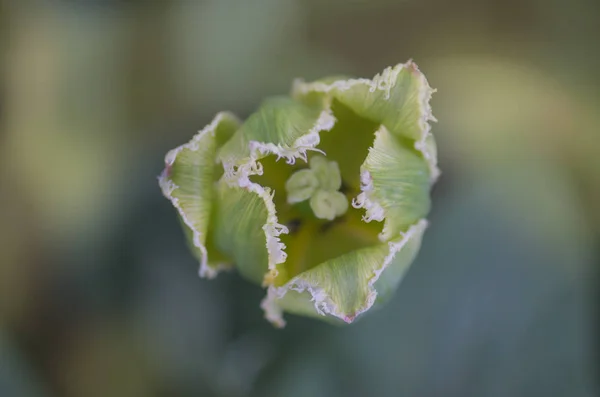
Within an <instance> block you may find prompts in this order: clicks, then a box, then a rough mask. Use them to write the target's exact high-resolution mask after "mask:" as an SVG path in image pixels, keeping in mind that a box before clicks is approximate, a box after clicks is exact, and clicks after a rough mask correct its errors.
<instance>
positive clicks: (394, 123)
mask: <svg viewBox="0 0 600 397" xmlns="http://www.w3.org/2000/svg"><path fill="white" fill-rule="evenodd" d="M433 92H434V90H433V89H432V88H431V87H430V86H429V83H428V82H427V79H426V78H425V76H424V75H423V74H422V73H421V72H420V71H419V68H418V67H417V65H416V64H415V63H413V62H412V61H409V62H407V63H406V64H398V65H396V66H394V67H390V68H387V69H385V70H384V71H383V72H382V73H381V74H378V75H376V76H375V77H374V78H373V79H372V80H369V79H347V80H334V81H332V79H327V80H323V81H316V82H313V83H305V82H302V81H297V82H296V83H295V84H294V88H293V92H292V94H293V96H294V97H295V98H297V99H300V100H305V101H306V102H307V103H315V95H316V94H318V93H321V94H322V95H323V96H324V98H325V99H324V103H325V104H327V102H329V103H330V102H331V100H332V99H333V98H335V99H336V100H338V101H339V102H341V103H342V104H344V105H345V106H347V107H349V108H350V109H352V110H353V111H354V112H355V113H356V114H358V115H360V116H362V117H364V118H367V119H369V120H371V121H373V122H376V123H378V124H383V125H384V126H385V127H386V128H387V129H388V131H390V133H392V134H393V135H395V136H398V137H400V138H408V139H410V140H412V141H414V147H415V148H416V149H417V150H419V151H420V152H421V153H423V157H424V158H425V159H426V160H427V162H428V165H429V172H430V174H431V179H432V180H435V179H436V178H437V176H438V174H439V170H438V168H437V158H436V156H435V153H431V152H430V151H429V150H430V146H431V145H430V144H428V143H427V141H428V140H430V138H429V137H430V136H431V132H430V126H429V121H435V118H434V117H433V115H432V113H431V107H430V105H429V100H430V98H431V95H432V93H433Z"/></svg>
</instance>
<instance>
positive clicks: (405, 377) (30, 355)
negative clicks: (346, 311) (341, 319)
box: [0, 0, 600, 397]
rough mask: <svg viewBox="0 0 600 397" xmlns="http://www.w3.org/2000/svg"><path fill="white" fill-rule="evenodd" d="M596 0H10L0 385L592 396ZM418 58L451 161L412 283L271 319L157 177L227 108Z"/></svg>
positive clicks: (2, 89) (243, 110)
mask: <svg viewBox="0 0 600 397" xmlns="http://www.w3.org/2000/svg"><path fill="white" fill-rule="evenodd" d="M599 20H600V3H599V2H597V1H596V0H570V1H562V0H561V1H559V0H484V1H481V0H457V1H447V0H424V1H416V0H403V1H391V0H370V1H368V0H363V1H359V0H354V1H342V0H329V1H325V0H260V1H250V0H245V1H244V0H238V1H234V0H230V1H225V0H223V1H200V0H197V1H194V0H188V1H162V2H161V1H142V0H139V1H127V2H126V1H116V0H114V1H108V0H107V1H101V0H96V1H94V0H88V1H24V0H13V1H10V0H0V396H2V397H5V396H6V397H12V396H16V397H21V396H27V397H42V396H43V397H45V396H68V397H80V396H82V397H88V396H89V397H96V396H102V397H107V396H115V397H120V396H123V397H129V396H131V397H135V396H150V397H153V396H157V397H158V396H234V397H237V396H267V397H268V396H291V397H294V396H315V397H319V396H418V397H428V396H457V397H458V396H475V397H487V396H523V397H530V396H544V397H548V396H575V397H579V396H595V395H597V393H598V384H597V381H598V377H597V376H596V375H597V373H596V367H595V361H596V360H595V358H596V357H595V353H594V348H595V347H596V345H595V339H596V334H597V332H596V331H597V328H596V327H595V325H596V324H595V321H594V317H595V316H594V314H596V312H597V305H598V302H599V301H598V298H599V297H600V294H599V293H598V290H599V288H598V286H599V283H598V281H599V278H598V274H599V269H600V260H599V256H600V248H599V246H600V111H599V110H598V109H600V89H599V87H600V84H599V83H600V73H598V71H599V70H600V45H598V42H599V40H600V23H598V21H599ZM409 58H413V59H414V60H415V61H416V62H417V63H418V64H419V66H420V68H421V70H422V71H423V72H424V73H425V74H426V76H427V77H428V79H429V82H430V84H431V85H432V86H433V87H435V88H437V89H438V93H437V94H435V95H434V99H433V102H432V105H433V110H434V114H435V115H436V116H437V118H438V119H439V122H438V123H437V124H435V125H434V126H433V131H434V133H435V135H436V137H437V140H438V145H439V152H440V165H441V168H442V173H443V174H442V177H441V179H440V180H439V182H438V184H437V185H436V187H435V189H434V192H433V198H434V207H433V211H432V213H431V216H430V227H429V230H428V231H427V233H426V236H425V240H424V244H423V247H422V250H421V253H420V255H419V257H418V259H417V261H416V262H415V263H414V264H413V266H412V268H411V269H410V271H409V272H408V274H407V276H406V278H405V279H404V281H403V283H402V285H401V288H400V290H399V291H398V292H397V293H396V295H395V297H394V299H393V300H392V302H390V303H389V304H388V305H387V306H386V307H384V308H383V309H381V310H378V311H375V312H373V313H371V314H369V315H367V316H365V317H364V318H363V319H361V321H359V322H357V323H356V324H354V325H352V326H350V327H345V328H343V327H333V326H330V325H327V324H323V323H321V322H317V321H314V320H309V319H304V318H298V317H294V316H291V315H290V316H288V317H287V319H288V326H287V328H285V329H284V330H283V331H282V330H276V329H274V328H272V327H271V326H270V325H269V324H268V323H267V322H266V321H265V320H263V318H262V313H261V310H260V309H259V306H258V304H259V301H260V299H261V298H262V296H263V293H264V292H263V291H262V290H261V289H260V288H259V287H255V286H252V285H250V284H249V283H247V282H244V281H243V280H241V279H240V278H239V277H238V276H237V275H236V274H232V273H229V274H222V275H220V276H219V277H218V278H217V279H216V280H215V281H210V282H209V281H206V280H201V279H199V278H198V277H197V267H198V264H197V263H195V261H194V260H193V259H192V256H191V255H190V254H189V253H188V251H187V248H186V246H185V242H184V239H183V236H182V232H181V230H180V227H179V225H178V223H177V220H176V217H175V212H174V210H173V209H172V208H171V206H170V204H169V202H168V201H167V200H166V199H164V198H163V197H162V196H161V194H160V190H159V188H158V185H157V181H156V176H157V175H158V174H159V173H160V171H161V169H162V165H163V156H164V154H165V153H166V151H167V150H169V149H171V148H173V147H175V146H177V145H179V144H181V143H183V142H185V141H187V140H188V139H189V138H190V137H191V136H192V135H193V134H194V133H195V132H196V131H197V130H199V129H200V128H202V127H203V126H204V125H205V124H206V123H208V122H209V121H210V120H211V118H212V116H213V115H214V114H215V112H217V111H219V110H225V109H227V110H231V111H234V112H235V113H237V114H238V115H240V116H242V117H245V116H246V115H248V114H249V113H250V112H251V111H252V110H253V109H254V108H255V107H256V106H257V105H258V103H259V101H260V100H261V99H262V98H263V97H265V96H266V95H270V94H280V93H286V92H288V89H289V87H290V83H291V80H292V79H293V78H295V77H304V78H305V79H313V78H317V77H321V76H322V75H327V74H340V73H343V74H352V75H357V76H364V77H370V76H372V75H374V74H375V73H377V72H379V71H381V70H382V69H383V68H384V67H385V66H388V65H393V64H396V63H398V62H405V61H406V60H408V59H409Z"/></svg>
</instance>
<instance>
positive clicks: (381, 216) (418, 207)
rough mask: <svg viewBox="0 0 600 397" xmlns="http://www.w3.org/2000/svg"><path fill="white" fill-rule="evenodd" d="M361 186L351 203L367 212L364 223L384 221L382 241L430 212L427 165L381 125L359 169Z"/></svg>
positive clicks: (392, 236)
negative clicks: (360, 191) (359, 191)
mask: <svg viewBox="0 0 600 397" xmlns="http://www.w3.org/2000/svg"><path fill="white" fill-rule="evenodd" d="M361 185H362V186H361V190H362V193H360V194H359V195H358V197H357V198H356V200H355V201H354V202H353V203H352V204H353V206H354V207H356V208H364V209H366V214H365V216H364V220H365V221H367V222H370V221H371V220H376V221H383V220H385V225H384V228H383V232H382V233H381V236H380V238H381V240H382V241H387V240H390V239H392V238H394V237H395V236H397V235H398V234H399V233H401V232H402V231H404V230H406V229H407V228H408V226H410V225H412V224H414V223H415V222H417V221H418V220H419V219H421V218H424V217H425V216H426V215H427V213H428V212H429V208H430V206H431V200H430V198H429V187H430V177H429V171H428V167H427V163H426V162H425V161H424V160H423V158H422V157H421V156H419V154H418V153H417V152H415V151H414V150H410V149H407V148H406V146H404V145H402V144H400V143H399V142H398V140H397V139H396V138H395V137H393V136H392V135H391V134H390V133H389V131H388V130H387V128H385V127H384V126H381V128H380V129H379V130H378V131H377V132H376V133H375V142H374V144H373V147H372V148H371V149H370V150H369V154H368V156H367V159H366V161H365V162H364V163H363V165H362V167H361Z"/></svg>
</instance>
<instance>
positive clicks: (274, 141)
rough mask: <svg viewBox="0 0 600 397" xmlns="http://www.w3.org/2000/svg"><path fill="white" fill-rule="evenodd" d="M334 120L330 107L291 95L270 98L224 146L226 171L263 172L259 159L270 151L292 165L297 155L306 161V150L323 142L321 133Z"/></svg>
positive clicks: (223, 157) (229, 172)
mask: <svg viewBox="0 0 600 397" xmlns="http://www.w3.org/2000/svg"><path fill="white" fill-rule="evenodd" d="M334 122H335V119H334V118H333V116H332V115H331V112H330V111H328V110H323V109H320V108H317V107H311V106H308V105H305V104H303V103H301V102H298V101H295V100H293V99H291V98H288V97H274V98H269V99H267V100H265V101H264V102H263V103H262V104H261V106H260V108H259V109H258V110H257V111H256V112H255V113H253V114H252V115H251V116H250V117H249V118H248V119H247V120H246V121H245V122H244V124H243V125H242V127H241V128H240V129H239V130H238V131H237V132H236V134H235V135H234V136H233V138H232V139H231V140H230V141H229V142H227V144H225V145H224V146H223V148H222V149H221V151H220V153H219V158H220V160H221V161H222V163H223V165H224V167H225V172H226V173H228V174H240V173H241V172H247V173H249V174H250V175H252V174H259V173H260V171H258V170H257V166H256V160H259V159H261V158H262V157H264V156H266V155H268V154H273V155H275V156H277V157H278V158H285V159H286V161H287V162H288V163H290V164H293V163H294V162H295V159H297V158H302V159H304V160H305V161H306V160H307V155H306V152H307V151H309V150H314V148H315V147H316V146H317V145H318V144H319V141H320V137H319V132H320V131H323V130H329V129H331V128H332V127H333V124H334ZM236 167H239V168H238V169H236Z"/></svg>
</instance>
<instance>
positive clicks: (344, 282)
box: [261, 220, 427, 326]
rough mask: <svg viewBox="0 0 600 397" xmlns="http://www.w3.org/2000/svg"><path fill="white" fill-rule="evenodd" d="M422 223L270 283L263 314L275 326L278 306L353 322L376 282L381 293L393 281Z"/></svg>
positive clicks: (369, 302) (371, 299) (371, 298)
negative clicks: (393, 237)
mask: <svg viewBox="0 0 600 397" xmlns="http://www.w3.org/2000/svg"><path fill="white" fill-rule="evenodd" d="M426 225H427V222H426V221H425V220H421V221H419V222H418V223H416V224H415V225H413V226H411V227H410V228H409V229H408V231H407V232H406V233H403V234H402V235H401V236H400V237H399V238H398V239H397V240H394V241H390V242H388V243H381V244H378V245H375V246H373V247H368V248H362V249H359V250H355V251H352V252H350V253H347V254H345V255H342V256H339V257H337V258H334V259H331V260H329V261H326V262H324V263H322V264H320V265H318V266H316V267H314V268H312V269H310V270H307V271H305V272H303V273H301V274H299V275H298V276H296V277H294V278H293V279H292V280H290V281H289V282H288V283H287V284H285V285H284V286H282V287H274V286H270V287H269V290H268V294H267V297H266V298H265V299H264V300H263V302H262V305H261V306H262V308H263V310H265V316H266V317H267V319H269V320H270V321H271V322H273V323H274V324H275V325H278V326H283V325H284V324H285V321H284V320H283V318H282V313H283V311H287V312H291V313H296V314H301V315H307V316H316V315H323V316H325V315H327V316H332V317H335V318H337V319H340V320H343V321H344V322H346V323H350V322H352V321H354V319H355V318H356V317H357V316H358V315H360V314H361V313H363V312H365V311H367V310H368V309H369V308H371V307H372V306H373V304H374V303H375V301H376V299H377V296H378V292H379V291H378V287H381V288H382V290H383V291H384V292H385V293H386V294H387V293H389V291H390V290H391V289H393V288H394V287H395V285H397V283H398V282H399V281H400V279H401V277H402V275H403V274H404V271H405V270H406V269H407V268H408V266H409V265H410V263H411V262H412V260H413V258H414V256H415V255H416V253H417V252H418V250H419V248H420V244H421V238H422V235H423V232H424V231H425V228H426ZM388 274H389V275H390V279H389V280H385V281H383V280H382V278H387V277H388ZM379 280H382V281H379Z"/></svg>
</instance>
